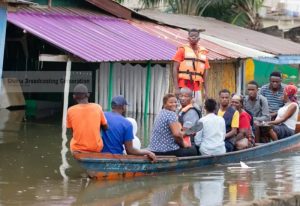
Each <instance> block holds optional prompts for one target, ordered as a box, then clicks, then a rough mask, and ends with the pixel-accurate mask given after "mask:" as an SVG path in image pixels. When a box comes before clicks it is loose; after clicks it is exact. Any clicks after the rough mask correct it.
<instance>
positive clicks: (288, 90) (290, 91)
mask: <svg viewBox="0 0 300 206" xmlns="http://www.w3.org/2000/svg"><path fill="white" fill-rule="evenodd" d="M297 92H298V88H297V87H296V86H295V85H292V84H290V85H286V86H285V87H284V93H285V94H286V95H287V96H288V97H289V99H290V100H291V101H292V102H297V97H296V94H297Z"/></svg>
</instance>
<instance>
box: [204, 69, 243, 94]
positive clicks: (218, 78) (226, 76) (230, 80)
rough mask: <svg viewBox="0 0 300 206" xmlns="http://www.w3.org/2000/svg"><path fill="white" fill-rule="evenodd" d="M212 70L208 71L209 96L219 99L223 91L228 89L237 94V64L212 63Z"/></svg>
mask: <svg viewBox="0 0 300 206" xmlns="http://www.w3.org/2000/svg"><path fill="white" fill-rule="evenodd" d="M210 66H211V68H210V69H209V71H208V77H207V79H206V81H207V93H208V94H207V95H208V97H212V98H215V99H218V96H219V91H220V90H221V89H228V90H229V91H230V92H236V88H237V79H236V71H237V69H236V64H235V63H210Z"/></svg>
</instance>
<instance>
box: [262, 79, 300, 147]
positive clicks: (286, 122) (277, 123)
mask: <svg viewBox="0 0 300 206" xmlns="http://www.w3.org/2000/svg"><path fill="white" fill-rule="evenodd" d="M297 91H298V89H297V87H296V86H294V85H286V86H285V88H284V90H283V101H284V102H285V104H284V106H283V107H281V108H280V109H279V110H278V113H277V117H276V119H275V120H274V121H270V122H267V124H268V125H273V129H270V131H269V136H270V137H271V139H272V140H273V141H275V140H278V139H283V138H286V137H289V136H291V135H293V134H294V133H295V128H296V124H297V118H298V112H299V106H298V103H297V97H296V94H297Z"/></svg>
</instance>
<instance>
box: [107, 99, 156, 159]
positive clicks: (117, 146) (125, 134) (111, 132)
mask: <svg viewBox="0 0 300 206" xmlns="http://www.w3.org/2000/svg"><path fill="white" fill-rule="evenodd" d="M127 105H128V104H127V101H126V99H125V98H124V97H123V96H121V95H119V96H115V97H113V98H112V101H111V108H112V111H111V112H105V113H104V115H105V118H106V120H107V124H108V125H109V129H107V130H106V131H103V132H102V139H103V143H104V147H103V150H102V152H103V153H112V154H123V150H124V147H123V145H124V146H125V150H126V153H127V154H129V155H147V156H148V157H149V158H150V159H151V160H152V161H155V159H156V157H155V154H154V153H152V152H151V151H148V150H145V149H142V150H139V149H135V148H134V147H133V143H132V140H133V139H134V136H133V127H132V124H131V123H130V122H129V121H128V120H127V119H126V118H125V117H124V116H125V113H126V110H127V108H126V107H127Z"/></svg>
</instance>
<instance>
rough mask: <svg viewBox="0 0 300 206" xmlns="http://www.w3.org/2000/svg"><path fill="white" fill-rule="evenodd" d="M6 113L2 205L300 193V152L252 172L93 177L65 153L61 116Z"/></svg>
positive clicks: (168, 201)
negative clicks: (48, 118)
mask: <svg viewBox="0 0 300 206" xmlns="http://www.w3.org/2000/svg"><path fill="white" fill-rule="evenodd" d="M0 117H1V118H0V158H1V160H0V205H133V206H137V205H153V206H154V205H155V206H157V205H212V206H215V205H223V204H227V203H236V204H237V205H238V204H239V203H241V202H245V201H246V202H247V201H251V200H254V199H260V198H263V197H267V196H273V195H282V194H285V193H290V192H296V191H300V173H299V171H300V151H299V152H294V153H282V154H280V155H276V156H272V157H269V158H265V159H261V160H257V161H252V162H247V164H248V165H250V166H252V167H255V169H252V170H230V169H228V167H231V166H234V165H225V166H224V165H222V166H221V165H220V166H213V167H208V168H203V169H198V170H193V171H189V172H185V173H180V174H168V175H166V174H165V175H160V176H154V177H142V178H135V179H131V180H123V181H114V182H107V181H105V182H96V181H90V180H89V179H88V178H86V175H85V172H84V170H82V169H81V168H79V166H78V165H77V163H76V162H75V161H74V160H73V159H72V157H71V156H70V153H69V152H67V155H66V156H65V155H64V153H61V150H62V146H61V145H62V137H61V126H60V123H55V122H59V120H58V121H38V122H39V123H34V122H26V123H24V122H21V121H22V119H23V114H22V112H21V113H20V112H7V111H3V110H0ZM67 145H68V143H67ZM68 165H69V167H68Z"/></svg>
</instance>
